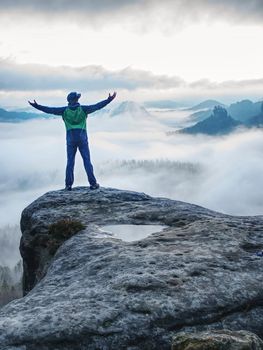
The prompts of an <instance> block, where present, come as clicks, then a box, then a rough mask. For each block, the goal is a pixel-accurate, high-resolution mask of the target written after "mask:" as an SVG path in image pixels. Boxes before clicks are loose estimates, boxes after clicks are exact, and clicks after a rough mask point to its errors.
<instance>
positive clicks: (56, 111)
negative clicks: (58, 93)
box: [28, 100, 66, 115]
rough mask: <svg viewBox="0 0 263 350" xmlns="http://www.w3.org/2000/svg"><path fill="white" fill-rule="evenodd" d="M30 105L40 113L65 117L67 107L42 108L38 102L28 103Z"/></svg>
mask: <svg viewBox="0 0 263 350" xmlns="http://www.w3.org/2000/svg"><path fill="white" fill-rule="evenodd" d="M28 103H29V104H30V105H31V106H32V107H34V108H36V109H39V110H40V111H42V112H44V113H48V114H55V115H63V112H64V111H65V109H66V107H47V106H41V105H39V104H38V103H37V102H36V100H34V102H30V101H28Z"/></svg>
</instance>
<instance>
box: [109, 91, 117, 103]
mask: <svg viewBox="0 0 263 350" xmlns="http://www.w3.org/2000/svg"><path fill="white" fill-rule="evenodd" d="M116 95H117V93H116V91H114V93H113V94H112V95H111V94H109V97H108V99H109V100H110V101H112V100H114V99H115V97H116Z"/></svg>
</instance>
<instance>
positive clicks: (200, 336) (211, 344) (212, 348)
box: [172, 330, 263, 350]
mask: <svg viewBox="0 0 263 350" xmlns="http://www.w3.org/2000/svg"><path fill="white" fill-rule="evenodd" d="M262 349H263V341H262V340H261V339H260V338H259V337H258V336H256V335H255V334H253V333H251V332H247V331H238V332H231V331H228V330H221V331H211V332H201V333H191V334H189V333H179V334H178V335H177V336H176V337H175V338H174V340H173V345H172V350H262Z"/></svg>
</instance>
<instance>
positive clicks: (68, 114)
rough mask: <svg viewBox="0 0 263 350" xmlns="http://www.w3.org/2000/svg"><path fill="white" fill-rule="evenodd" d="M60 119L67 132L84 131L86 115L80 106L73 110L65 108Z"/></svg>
mask: <svg viewBox="0 0 263 350" xmlns="http://www.w3.org/2000/svg"><path fill="white" fill-rule="evenodd" d="M62 118H63V120H64V123H65V125H66V129H67V130H71V129H86V119H87V115H86V113H85V112H84V111H83V109H82V108H81V106H78V107H77V108H76V109H75V110H72V109H70V108H66V109H65V111H64V112H63V115H62Z"/></svg>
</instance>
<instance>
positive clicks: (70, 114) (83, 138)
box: [28, 92, 116, 191]
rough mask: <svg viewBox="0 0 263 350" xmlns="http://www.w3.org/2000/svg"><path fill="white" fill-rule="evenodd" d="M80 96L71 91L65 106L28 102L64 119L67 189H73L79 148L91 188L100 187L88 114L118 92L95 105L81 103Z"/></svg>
mask: <svg viewBox="0 0 263 350" xmlns="http://www.w3.org/2000/svg"><path fill="white" fill-rule="evenodd" d="M80 96H81V94H78V93H76V92H70V93H69V94H68V96H67V101H68V106H65V107H47V106H41V105H39V104H38V103H37V102H36V101H35V100H34V102H30V101H28V103H29V104H30V105H31V106H33V107H34V108H36V109H39V110H40V111H42V112H45V113H49V114H55V115H61V116H62V118H63V120H64V123H65V126H66V130H67V167H66V180H65V184H66V187H65V189H66V190H68V191H71V189H72V185H73V182H74V164H75V155H76V152H77V149H79V152H80V154H81V156H82V159H83V164H84V168H85V170H86V173H87V176H88V181H89V184H90V189H91V190H95V189H97V188H99V184H98V183H97V180H96V178H95V176H94V173H93V166H92V164H91V161H90V152H89V144H88V136H87V129H86V119H87V116H88V114H90V113H93V112H95V111H97V110H98V109H101V108H103V107H105V106H106V105H107V104H108V103H110V102H111V101H112V100H113V99H114V98H115V97H116V92H114V93H113V94H112V95H111V94H109V97H108V98H107V99H106V100H103V101H101V102H98V103H96V104H95V105H80V104H79V102H78V100H79V98H80Z"/></svg>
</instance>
